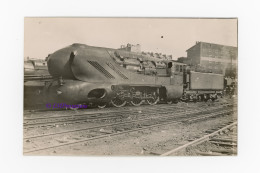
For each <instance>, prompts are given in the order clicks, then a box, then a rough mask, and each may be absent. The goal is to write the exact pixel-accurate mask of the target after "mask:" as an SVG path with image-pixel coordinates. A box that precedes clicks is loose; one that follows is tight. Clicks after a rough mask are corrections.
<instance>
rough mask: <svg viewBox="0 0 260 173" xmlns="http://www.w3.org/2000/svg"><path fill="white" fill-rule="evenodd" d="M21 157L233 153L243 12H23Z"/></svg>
mask: <svg viewBox="0 0 260 173" xmlns="http://www.w3.org/2000/svg"><path fill="white" fill-rule="evenodd" d="M23 58H24V81H23V82H24V83H23V91H24V93H23V109H24V110H23V155H24V156H32V155H33V156H148V157H149V156H152V157H157V156H165V157H174V156H185V157H189V156H199V157H203V156H237V154H238V151H237V148H238V140H237V139H238V113H237V111H238V87H239V86H238V63H239V58H238V18H228V17H227V18H196V17H195V18H174V17H25V18H24V57H23Z"/></svg>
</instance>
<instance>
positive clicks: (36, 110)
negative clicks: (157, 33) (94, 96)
mask: <svg viewBox="0 0 260 173" xmlns="http://www.w3.org/2000/svg"><path fill="white" fill-rule="evenodd" d="M180 103H181V104H182V103H185V102H180ZM214 103H215V104H223V103H218V102H214ZM162 105H164V106H175V107H177V108H184V107H183V106H177V105H174V104H171V105H167V104H157V105H153V106H151V105H142V106H140V107H143V108H146V107H147V108H149V109H151V108H153V107H160V106H162ZM207 105H208V103H207V102H197V103H196V104H195V105H189V106H185V108H194V107H198V106H201V107H205V106H207ZM140 107H135V106H132V105H127V106H125V107H121V108H120V110H129V109H138V108H140ZM118 109H119V108H115V107H106V108H103V109H100V108H95V107H91V108H87V110H88V111H90V110H91V111H96V110H99V111H100V110H103V111H113V110H118ZM85 110H86V109H78V110H76V111H78V112H81V111H85ZM43 112H75V110H72V109H65V108H64V109H59V108H56V109H50V108H48V109H47V108H46V109H34V110H27V111H26V112H24V115H30V114H32V113H33V114H37V113H43Z"/></svg>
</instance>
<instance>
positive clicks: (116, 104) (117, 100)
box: [111, 97, 126, 108]
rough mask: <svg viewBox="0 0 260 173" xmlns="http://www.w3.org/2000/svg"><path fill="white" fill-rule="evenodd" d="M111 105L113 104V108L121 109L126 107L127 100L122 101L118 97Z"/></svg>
mask: <svg viewBox="0 0 260 173" xmlns="http://www.w3.org/2000/svg"><path fill="white" fill-rule="evenodd" d="M111 104H112V105H113V106H115V107H118V108H119V107H123V106H125V104H126V101H125V100H122V99H120V98H118V97H116V98H114V99H112V100H111Z"/></svg>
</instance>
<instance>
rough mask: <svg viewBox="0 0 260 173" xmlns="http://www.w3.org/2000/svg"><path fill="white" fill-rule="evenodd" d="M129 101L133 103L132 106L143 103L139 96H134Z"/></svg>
mask: <svg viewBox="0 0 260 173" xmlns="http://www.w3.org/2000/svg"><path fill="white" fill-rule="evenodd" d="M130 103H131V104H132V105H133V106H140V105H141V104H142V103H143V100H142V99H140V98H137V97H134V98H133V99H132V100H131V101H130Z"/></svg>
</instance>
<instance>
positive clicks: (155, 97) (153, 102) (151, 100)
mask: <svg viewBox="0 0 260 173" xmlns="http://www.w3.org/2000/svg"><path fill="white" fill-rule="evenodd" d="M159 100H160V98H159V95H158V94H157V93H156V92H153V93H151V94H150V97H149V98H148V99H146V101H147V103H148V104H149V105H156V104H157V103H158V102H159Z"/></svg>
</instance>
